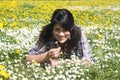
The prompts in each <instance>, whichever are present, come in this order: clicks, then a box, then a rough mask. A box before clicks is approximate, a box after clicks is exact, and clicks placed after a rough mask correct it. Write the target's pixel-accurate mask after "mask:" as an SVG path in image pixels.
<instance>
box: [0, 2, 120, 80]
mask: <svg viewBox="0 0 120 80" xmlns="http://www.w3.org/2000/svg"><path fill="white" fill-rule="evenodd" d="M119 5H120V0H80V1H32V0H30V1H22V0H21V1H18V0H14V1H0V80H120V6H119ZM57 8H67V9H69V10H70V11H71V12H72V13H73V16H74V19H75V23H76V24H77V25H80V26H83V28H84V30H85V32H86V35H87V37H88V39H89V42H90V45H91V46H92V52H93V57H94V58H95V59H96V60H97V62H95V64H93V65H91V66H85V65H83V64H82V62H81V60H78V59H77V58H76V57H74V56H72V60H71V61H70V60H66V61H67V62H68V63H66V64H63V61H62V60H61V62H60V63H61V65H59V66H57V67H50V66H45V69H44V68H42V66H43V64H38V63H36V62H35V61H33V63H29V62H26V60H25V57H26V54H27V52H28V50H29V49H30V48H32V47H33V46H34V44H35V43H36V41H37V39H38V35H39V32H40V31H41V29H42V26H44V25H46V24H47V23H49V20H50V17H51V15H52V13H53V11H54V10H55V9H57Z"/></svg>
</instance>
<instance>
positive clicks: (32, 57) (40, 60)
mask: <svg viewBox="0 0 120 80" xmlns="http://www.w3.org/2000/svg"><path fill="white" fill-rule="evenodd" d="M48 59H49V57H48V52H45V53H42V54H39V55H27V56H26V60H27V61H28V62H32V60H35V61H36V62H38V63H44V62H46V61H47V60H48Z"/></svg>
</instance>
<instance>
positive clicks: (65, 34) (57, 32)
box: [53, 24, 71, 44]
mask: <svg viewBox="0 0 120 80" xmlns="http://www.w3.org/2000/svg"><path fill="white" fill-rule="evenodd" d="M53 34H54V36H55V38H56V39H57V40H58V42H59V43H60V44H63V43H65V42H66V41H67V40H68V39H69V38H70V35H71V34H70V31H68V30H65V29H64V28H62V26H61V25H60V24H55V25H54V27H53Z"/></svg>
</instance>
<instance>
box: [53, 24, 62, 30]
mask: <svg viewBox="0 0 120 80" xmlns="http://www.w3.org/2000/svg"><path fill="white" fill-rule="evenodd" d="M54 28H61V29H64V27H63V26H62V25H61V24H55V25H54Z"/></svg>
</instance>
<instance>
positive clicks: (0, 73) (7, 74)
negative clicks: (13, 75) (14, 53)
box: [0, 70, 10, 78]
mask: <svg viewBox="0 0 120 80" xmlns="http://www.w3.org/2000/svg"><path fill="white" fill-rule="evenodd" d="M0 75H1V76H4V77H5V78H9V77H10V74H9V73H7V72H5V71H4V70H2V71H0Z"/></svg>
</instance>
